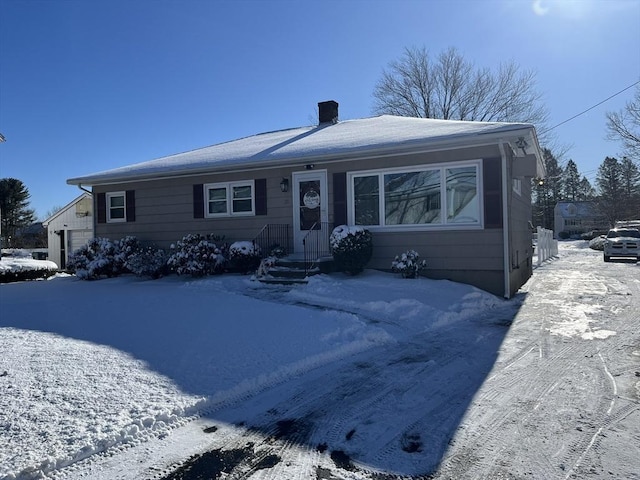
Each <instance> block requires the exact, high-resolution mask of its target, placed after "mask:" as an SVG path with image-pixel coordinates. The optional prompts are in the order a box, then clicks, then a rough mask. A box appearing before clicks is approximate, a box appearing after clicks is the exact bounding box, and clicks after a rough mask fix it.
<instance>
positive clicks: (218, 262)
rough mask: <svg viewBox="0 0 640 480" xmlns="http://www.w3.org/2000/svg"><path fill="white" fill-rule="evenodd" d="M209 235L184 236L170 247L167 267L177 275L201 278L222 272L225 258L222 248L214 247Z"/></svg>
mask: <svg viewBox="0 0 640 480" xmlns="http://www.w3.org/2000/svg"><path fill="white" fill-rule="evenodd" d="M212 238H213V237H212V236H211V235H208V236H203V235H200V234H189V235H186V236H184V237H183V238H182V240H180V241H179V242H177V243H176V245H172V249H171V254H170V256H169V259H168V260H167V266H168V267H169V268H170V269H171V270H172V271H174V272H176V273H177V274H178V275H191V276H192V277H202V276H204V275H209V274H213V273H220V272H222V271H223V269H224V267H225V263H226V258H225V257H224V255H223V253H222V252H223V247H219V246H218V245H216V244H215V243H214V242H213V241H212V240H211V239H212Z"/></svg>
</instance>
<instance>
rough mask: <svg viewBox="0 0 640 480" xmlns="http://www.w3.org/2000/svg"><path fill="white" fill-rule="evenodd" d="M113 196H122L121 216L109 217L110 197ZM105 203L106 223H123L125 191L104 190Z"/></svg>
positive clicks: (125, 217) (125, 208)
mask: <svg viewBox="0 0 640 480" xmlns="http://www.w3.org/2000/svg"><path fill="white" fill-rule="evenodd" d="M114 197H122V207H115V208H122V213H123V215H122V218H111V208H112V207H111V199H112V198H114ZM105 203H106V209H107V223H124V222H126V221H127V193H126V192H125V191H124V190H123V191H120V192H106V193H105Z"/></svg>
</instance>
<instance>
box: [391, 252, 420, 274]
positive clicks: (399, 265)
mask: <svg viewBox="0 0 640 480" xmlns="http://www.w3.org/2000/svg"><path fill="white" fill-rule="evenodd" d="M426 268H427V262H426V260H420V255H419V254H418V252H416V251H415V250H407V251H406V252H405V253H403V254H402V255H396V258H395V259H394V260H393V262H391V271H392V272H395V273H400V274H401V275H402V278H418V276H419V275H420V272H421V271H422V270H424V269H426Z"/></svg>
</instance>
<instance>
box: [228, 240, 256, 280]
mask: <svg viewBox="0 0 640 480" xmlns="http://www.w3.org/2000/svg"><path fill="white" fill-rule="evenodd" d="M260 260H261V256H260V247H259V246H258V245H254V243H253V242H234V243H232V244H231V246H230V247H229V266H230V267H231V268H232V269H233V270H236V271H239V272H242V273H249V272H251V271H254V270H256V269H257V268H258V266H259V265H260Z"/></svg>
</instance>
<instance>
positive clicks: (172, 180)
mask: <svg viewBox="0 0 640 480" xmlns="http://www.w3.org/2000/svg"><path fill="white" fill-rule="evenodd" d="M318 107H319V119H320V123H319V125H317V126H308V127H302V128H294V129H289V130H281V131H276V132H269V133H263V134H259V135H254V136H251V137H246V138H242V139H239V140H234V141H230V142H226V143H221V144H218V145H213V146H210V147H205V148H201V149H198V150H193V151H190V152H186V153H180V154H176V155H171V156H168V157H164V158H159V159H156V160H151V161H147V162H143V163H138V164H135V165H129V166H126V167H121V168H116V169H113V170H108V171H104V172H99V173H95V174H91V175H86V176H82V177H76V178H72V179H69V180H67V183H69V184H72V185H78V186H80V187H89V186H90V187H92V191H93V195H94V206H95V209H96V216H95V220H96V223H95V234H96V236H99V237H107V238H111V239H118V238H122V237H124V236H126V235H135V236H137V237H138V238H139V239H140V240H141V241H144V242H150V243H154V244H156V245H157V246H160V247H164V248H166V247H169V246H170V244H172V243H174V242H176V241H177V240H179V239H180V238H181V237H182V236H184V235H185V234H187V233H202V234H206V233H214V234H218V235H224V236H225V238H226V240H227V241H239V240H252V239H255V238H257V237H258V236H259V235H265V232H266V233H267V234H269V235H271V233H270V232H273V237H272V239H273V238H276V239H278V242H277V243H279V244H281V245H283V246H284V245H286V246H287V247H289V248H288V249H289V250H290V251H291V252H293V253H294V254H296V255H297V254H299V255H302V254H303V253H304V250H305V247H308V246H309V245H310V244H311V243H312V242H308V241H305V236H307V235H313V236H314V237H318V236H321V237H323V238H326V237H328V236H329V234H330V232H331V230H332V228H333V226H337V225H341V224H348V225H362V226H365V227H366V228H368V229H369V230H370V231H371V233H372V235H373V242H374V252H373V258H372V260H371V262H370V263H369V264H368V267H369V268H375V269H382V270H390V268H391V262H392V261H393V259H394V257H395V256H396V255H398V254H400V253H403V252H405V251H407V250H408V249H415V250H417V251H418V253H419V254H420V256H421V258H424V259H426V260H427V263H428V269H427V270H426V272H425V273H426V275H428V276H429V277H431V278H439V279H450V280H453V281H459V282H465V283H469V284H472V285H476V286H478V287H480V288H482V289H484V290H487V291H489V292H492V293H494V294H497V295H504V296H505V297H510V296H511V295H513V294H514V293H515V292H516V291H517V289H518V288H519V287H520V286H521V285H522V284H524V282H526V280H527V279H528V278H529V277H530V276H531V272H532V262H531V257H532V242H531V230H530V228H529V221H530V219H531V185H530V183H531V182H530V179H531V178H533V177H543V176H544V173H545V172H544V166H543V162H542V154H541V151H540V146H539V144H538V140H537V137H536V132H535V129H534V127H533V126H532V125H530V124H522V123H483V122H462V121H448V120H434V119H422V118H407V117H395V116H380V117H373V118H365V119H359V120H347V121H340V122H339V121H338V104H337V103H336V102H333V101H329V102H322V103H319V104H318ZM261 232H262V233H261ZM283 232H284V233H283ZM314 243H315V242H314ZM325 243H326V242H325ZM307 254H309V252H307ZM425 293H426V294H428V292H425Z"/></svg>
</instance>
